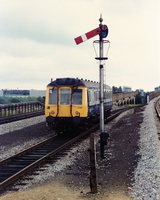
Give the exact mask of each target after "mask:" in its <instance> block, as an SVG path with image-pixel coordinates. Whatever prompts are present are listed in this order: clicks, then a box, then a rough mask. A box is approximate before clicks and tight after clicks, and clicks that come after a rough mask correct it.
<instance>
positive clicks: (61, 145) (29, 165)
mask: <svg viewBox="0 0 160 200" xmlns="http://www.w3.org/2000/svg"><path fill="white" fill-rule="evenodd" d="M126 110H127V109H123V110H119V111H116V112H115V113H114V114H112V115H111V116H110V117H108V118H107V119H106V120H105V123H107V122H109V121H111V120H113V119H114V118H116V117H117V116H118V115H119V114H121V113H122V112H124V111H126ZM98 129H99V124H97V125H95V126H93V127H91V128H90V129H88V130H87V131H85V132H83V133H81V134H80V135H78V136H76V137H74V138H66V137H65V138H64V137H58V136H55V137H53V138H50V139H48V140H45V141H44V142H42V143H39V144H37V145H36V146H33V147H31V148H29V149H26V150H24V151H23V152H21V153H19V154H17V155H14V156H12V157H10V158H7V159H6V160H3V161H1V162H0V191H3V189H4V188H5V187H7V186H8V185H10V184H12V183H14V181H16V180H17V179H19V178H20V177H21V176H23V175H24V174H27V173H28V172H29V171H31V170H33V169H34V168H36V167H38V166H40V165H42V164H43V163H45V162H49V161H51V160H54V157H55V156H57V155H58V154H60V153H61V152H62V151H64V150H65V149H67V148H70V146H71V145H73V144H75V143H77V142H79V141H81V140H83V139H85V138H86V137H87V136H88V135H89V134H90V133H92V132H94V131H96V130H98Z"/></svg>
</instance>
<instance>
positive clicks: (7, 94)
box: [0, 89, 45, 97]
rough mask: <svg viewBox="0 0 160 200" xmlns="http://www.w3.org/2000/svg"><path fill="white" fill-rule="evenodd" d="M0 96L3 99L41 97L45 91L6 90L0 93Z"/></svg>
mask: <svg viewBox="0 0 160 200" xmlns="http://www.w3.org/2000/svg"><path fill="white" fill-rule="evenodd" d="M0 96H4V97H29V96H30V97H43V96H45V90H33V89H32V90H7V89H3V90H1V91H0Z"/></svg>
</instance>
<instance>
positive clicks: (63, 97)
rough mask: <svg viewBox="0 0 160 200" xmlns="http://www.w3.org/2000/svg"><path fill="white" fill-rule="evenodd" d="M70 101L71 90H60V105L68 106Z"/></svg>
mask: <svg viewBox="0 0 160 200" xmlns="http://www.w3.org/2000/svg"><path fill="white" fill-rule="evenodd" d="M69 100H70V89H60V104H61V105H68V104H69Z"/></svg>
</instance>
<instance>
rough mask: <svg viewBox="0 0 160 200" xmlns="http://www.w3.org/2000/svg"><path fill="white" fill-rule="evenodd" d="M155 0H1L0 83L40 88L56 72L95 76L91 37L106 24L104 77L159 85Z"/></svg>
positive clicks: (159, 4) (158, 5)
mask: <svg viewBox="0 0 160 200" xmlns="http://www.w3.org/2000/svg"><path fill="white" fill-rule="evenodd" d="M159 10H160V1H159V0H121V1H120V0H114V1H113V0H0V89H16V88H19V89H42V90H44V89H45V87H46V85H47V84H48V83H49V82H50V79H51V78H53V79H55V78H57V77H78V78H84V79H90V80H94V81H99V63H98V61H96V60H95V56H96V55H95V52H94V49H93V41H94V40H98V39H99V36H95V37H94V38H92V39H90V40H87V41H86V42H84V43H81V44H79V45H76V44H75V42H74V38H75V37H78V36H79V35H82V34H84V33H86V32H88V31H90V30H92V29H95V28H97V27H98V26H99V17H100V13H102V17H103V24H106V25H107V26H108V28H109V34H108V37H107V38H106V39H107V40H109V41H110V49H109V52H108V60H107V61H106V62H105V67H106V82H107V84H108V85H110V86H117V87H119V86H130V87H132V89H133V90H135V89H144V90H145V91H152V90H154V87H157V86H159V85H160V55H159V54H160V14H159Z"/></svg>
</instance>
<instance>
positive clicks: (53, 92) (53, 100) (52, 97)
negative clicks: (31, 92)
mask: <svg viewBox="0 0 160 200" xmlns="http://www.w3.org/2000/svg"><path fill="white" fill-rule="evenodd" d="M49 104H52V105H56V104H57V89H50V90H49Z"/></svg>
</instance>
